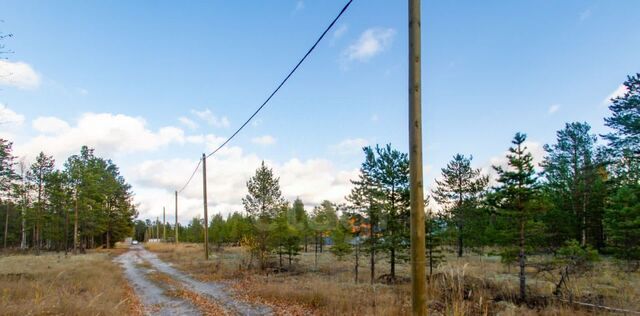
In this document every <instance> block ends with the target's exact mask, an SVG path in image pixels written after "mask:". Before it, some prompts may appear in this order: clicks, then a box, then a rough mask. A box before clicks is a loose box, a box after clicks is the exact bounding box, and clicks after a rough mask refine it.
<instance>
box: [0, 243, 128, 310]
mask: <svg viewBox="0 0 640 316" xmlns="http://www.w3.org/2000/svg"><path fill="white" fill-rule="evenodd" d="M112 256H113V255H112V254H111V253H109V252H91V253H88V254H85V255H76V256H73V255H69V256H66V257H65V255H64V254H55V253H44V254H41V255H40V256H35V255H12V256H0V306H1V307H2V308H1V309H2V311H1V312H0V314H2V315H42V314H47V315H140V314H141V307H140V303H139V302H138V300H137V298H136V297H135V295H134V294H133V291H132V290H131V288H130V287H129V286H128V285H127V282H126V280H125V279H124V278H123V276H122V274H121V270H120V267H119V266H118V265H117V264H115V263H113V262H112V261H111V260H112Z"/></svg>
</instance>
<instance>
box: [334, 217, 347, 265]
mask: <svg viewBox="0 0 640 316" xmlns="http://www.w3.org/2000/svg"><path fill="white" fill-rule="evenodd" d="M350 233H351V225H350V224H349V222H348V221H347V220H346V219H345V218H342V219H341V220H339V221H338V222H337V223H336V226H335V227H334V228H333V229H332V230H331V239H332V240H333V245H332V246H331V250H330V251H331V253H332V254H333V255H335V256H336V257H337V258H338V260H342V259H344V257H345V256H346V255H348V254H350V253H351V251H352V249H351V244H350V243H349V241H348V238H349V235H350Z"/></svg>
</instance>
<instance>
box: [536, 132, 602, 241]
mask: <svg viewBox="0 0 640 316" xmlns="http://www.w3.org/2000/svg"><path fill="white" fill-rule="evenodd" d="M590 129H591V127H590V126H589V125H588V124H587V123H567V124H566V125H565V128H564V129H562V130H560V131H558V132H557V142H556V144H553V145H545V146H544V149H545V151H546V152H547V155H546V157H545V158H544V161H543V162H542V164H541V166H542V167H543V168H544V172H543V175H544V179H545V180H546V181H545V186H544V189H545V191H546V192H547V194H548V196H549V197H550V199H551V200H552V203H553V204H554V208H553V210H552V211H550V212H549V213H548V215H547V217H548V220H547V223H548V224H549V226H548V228H549V233H550V237H551V238H550V240H551V242H552V243H553V244H556V245H557V246H560V245H562V244H563V242H564V241H566V240H569V239H576V240H580V244H581V245H582V246H583V247H584V246H585V245H586V244H587V242H589V243H590V244H592V245H594V246H596V247H597V248H600V247H602V245H603V242H604V241H603V236H602V216H603V212H604V198H605V195H604V194H602V193H603V191H605V190H604V189H605V188H603V186H604V182H605V181H604V178H603V174H602V173H600V172H599V170H604V169H603V168H604V162H602V161H599V159H598V156H597V152H596V148H595V142H596V136H595V135H593V134H590V133H589V131H590Z"/></svg>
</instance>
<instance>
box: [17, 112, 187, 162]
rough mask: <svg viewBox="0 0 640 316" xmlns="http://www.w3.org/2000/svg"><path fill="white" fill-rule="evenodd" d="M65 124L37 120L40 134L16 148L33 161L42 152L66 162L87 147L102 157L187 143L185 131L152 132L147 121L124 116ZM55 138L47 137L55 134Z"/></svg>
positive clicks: (100, 116)
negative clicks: (72, 155) (71, 155)
mask: <svg viewBox="0 0 640 316" xmlns="http://www.w3.org/2000/svg"><path fill="white" fill-rule="evenodd" d="M65 123H66V122H64V121H63V120H60V119H57V118H53V117H48V118H41V119H40V120H38V119H36V121H34V128H36V130H38V131H40V132H43V133H45V134H40V135H38V136H36V137H34V138H32V139H30V140H29V141H28V142H26V143H24V144H23V145H21V146H18V147H17V148H16V153H17V154H18V155H19V156H27V157H33V156H35V155H36V154H37V153H39V152H40V151H42V150H46V151H47V153H48V154H52V155H53V156H54V157H55V158H56V159H58V160H60V159H66V157H67V156H69V155H70V154H72V153H75V152H78V151H79V150H80V147H82V146H83V145H87V146H90V147H92V148H95V149H96V152H97V153H99V154H100V155H106V156H112V155H117V154H123V153H134V152H144V151H152V150H156V149H159V148H161V147H163V146H167V145H169V144H171V143H184V141H185V136H184V131H182V130H181V129H179V128H177V127H172V126H167V127H162V128H160V129H158V130H157V131H152V130H150V129H148V128H147V126H146V122H145V120H144V119H142V118H139V117H131V116H127V115H123V114H110V113H85V114H83V115H82V116H81V117H80V118H79V119H78V120H77V122H76V124H75V126H71V127H70V126H69V124H68V123H66V125H65ZM53 132H55V134H53V135H51V134H46V133H53Z"/></svg>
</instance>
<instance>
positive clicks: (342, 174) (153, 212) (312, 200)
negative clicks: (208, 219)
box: [132, 150, 358, 223]
mask: <svg viewBox="0 0 640 316" xmlns="http://www.w3.org/2000/svg"><path fill="white" fill-rule="evenodd" d="M261 162H262V159H260V158H259V157H258V156H256V155H255V154H246V155H245V154H243V153H242V150H237V151H235V152H232V153H229V154H228V155H227V156H218V155H216V156H213V157H211V158H209V159H207V199H208V203H209V214H210V216H213V214H216V213H223V214H228V213H230V212H232V211H243V206H242V198H243V197H244V196H245V195H246V194H247V189H246V182H247V181H248V180H249V178H250V177H252V176H253V175H254V173H255V170H256V169H257V168H258V167H259V166H260V164H261ZM265 163H266V164H267V166H269V167H270V168H273V170H274V174H275V176H276V177H279V178H280V186H281V190H282V194H283V196H284V197H285V198H286V199H287V200H288V201H293V200H294V199H295V198H296V197H300V198H301V199H302V200H303V201H304V203H305V204H306V205H307V206H313V205H317V204H319V203H321V202H322V201H323V200H330V201H332V202H336V203H341V202H344V197H345V196H346V195H348V194H349V192H350V191H351V187H352V185H351V182H350V180H351V179H355V178H356V177H357V174H358V170H357V169H354V170H338V169H336V167H335V166H334V165H333V164H332V162H331V161H328V160H324V159H309V160H306V161H300V160H298V159H291V160H289V161H287V162H285V163H282V164H277V163H272V162H269V161H266V162H265ZM196 164H197V161H196V160H184V159H169V160H149V161H144V162H142V163H140V164H138V165H137V166H136V167H134V168H133V171H132V174H133V180H134V182H135V183H138V184H139V186H141V187H143V188H144V189H143V190H138V189H136V192H137V196H136V201H137V202H139V203H140V214H141V217H153V218H155V216H157V215H158V214H161V213H160V212H161V211H162V206H163V205H164V206H171V209H172V210H173V192H174V190H176V189H180V188H182V186H183V185H184V184H185V181H186V180H187V178H188V177H189V176H190V175H191V174H192V173H193V170H194V168H195V166H196ZM179 210H180V215H179V218H180V222H182V223H186V222H187V221H188V220H190V219H191V218H192V217H194V216H196V215H198V214H200V216H202V173H201V168H199V169H198V171H197V172H196V174H195V175H194V178H193V180H192V181H191V182H190V183H189V185H188V186H187V187H186V188H185V190H184V191H183V192H181V193H180V195H179ZM172 214H173V213H172Z"/></svg>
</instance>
